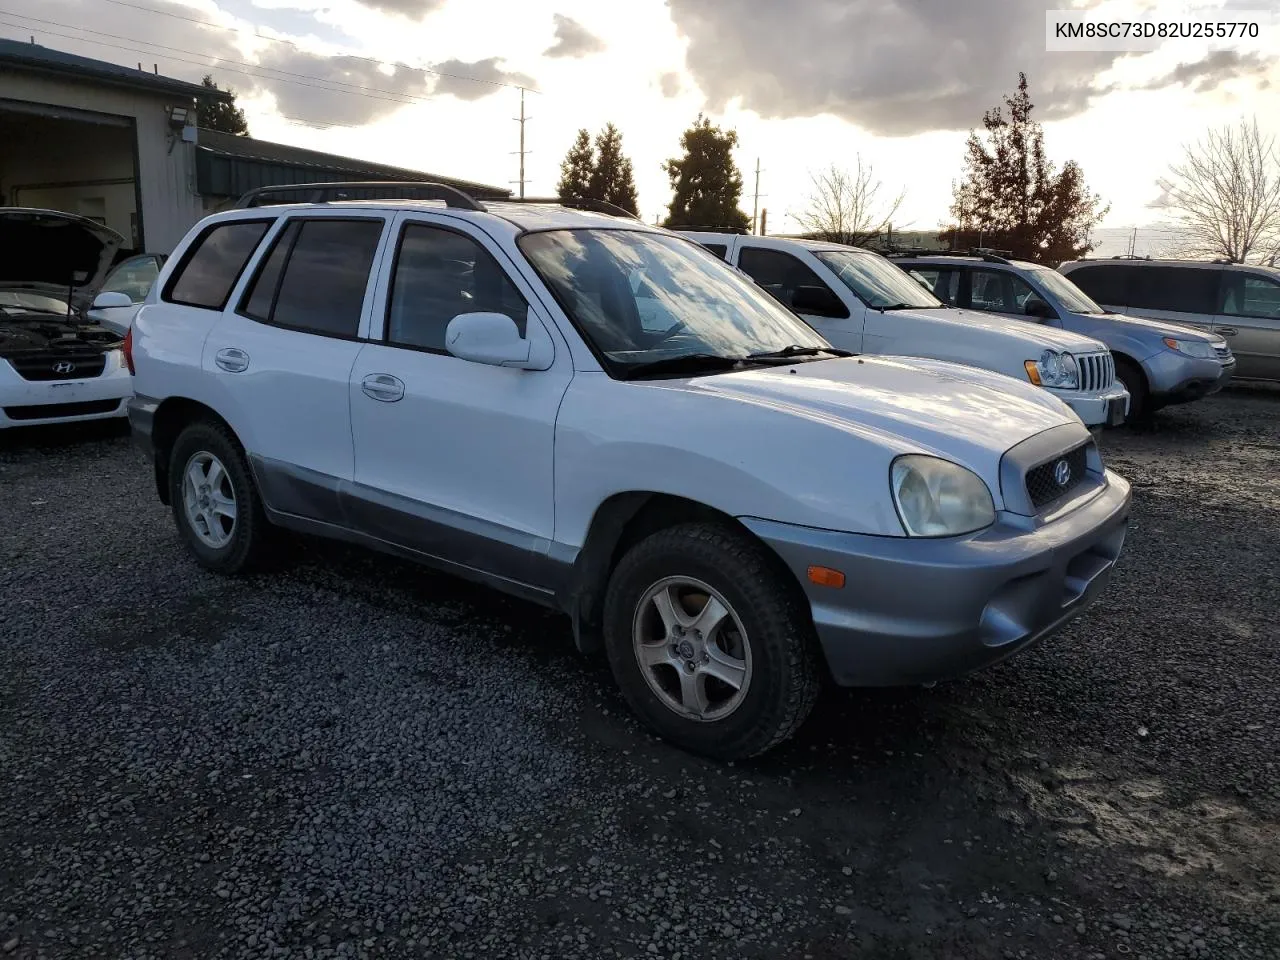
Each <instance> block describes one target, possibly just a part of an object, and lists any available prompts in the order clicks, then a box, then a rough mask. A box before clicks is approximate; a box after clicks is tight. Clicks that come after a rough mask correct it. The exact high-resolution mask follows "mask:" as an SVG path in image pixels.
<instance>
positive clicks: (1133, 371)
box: [1115, 357, 1152, 423]
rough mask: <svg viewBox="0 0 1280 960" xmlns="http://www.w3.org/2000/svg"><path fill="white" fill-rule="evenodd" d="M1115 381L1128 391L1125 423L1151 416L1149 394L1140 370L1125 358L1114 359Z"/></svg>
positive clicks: (1145, 379) (1143, 375)
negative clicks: (1127, 410)
mask: <svg viewBox="0 0 1280 960" xmlns="http://www.w3.org/2000/svg"><path fill="white" fill-rule="evenodd" d="M1115 360H1116V379H1117V380H1119V381H1120V382H1121V383H1122V384H1124V388H1125V389H1126V390H1128V391H1129V413H1128V415H1127V416H1126V417H1125V419H1124V422H1125V423H1133V422H1134V421H1135V420H1145V419H1147V418H1148V417H1150V416H1151V413H1152V410H1151V392H1150V391H1149V390H1148V389H1147V378H1146V375H1145V374H1144V373H1143V372H1142V368H1141V367H1139V366H1138V365H1137V364H1136V363H1134V362H1133V361H1132V360H1130V359H1129V358H1127V357H1116V358H1115Z"/></svg>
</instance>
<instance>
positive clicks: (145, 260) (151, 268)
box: [99, 257, 160, 303]
mask: <svg viewBox="0 0 1280 960" xmlns="http://www.w3.org/2000/svg"><path fill="white" fill-rule="evenodd" d="M159 275H160V261H159V260H158V259H157V258H156V257H132V258H130V259H128V260H126V261H124V263H122V264H120V265H119V266H117V267H116V268H115V269H114V270H112V271H111V273H109V274H108V275H107V280H106V282H105V283H104V284H103V285H102V290H101V291H99V292H101V293H123V294H126V295H128V297H129V299H130V300H132V301H133V302H134V303H141V302H142V301H143V300H145V299H147V294H148V293H150V292H151V287H152V286H153V285H154V284H155V282H156V277H158V276H159Z"/></svg>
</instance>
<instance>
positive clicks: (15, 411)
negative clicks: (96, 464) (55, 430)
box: [4, 400, 120, 420]
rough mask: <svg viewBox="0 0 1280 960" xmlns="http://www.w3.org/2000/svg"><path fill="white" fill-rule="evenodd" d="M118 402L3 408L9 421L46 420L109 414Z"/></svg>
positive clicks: (100, 401) (95, 401)
mask: <svg viewBox="0 0 1280 960" xmlns="http://www.w3.org/2000/svg"><path fill="white" fill-rule="evenodd" d="M119 406H120V401H119V400H85V401H83V402H81V403H37V404H32V405H30V406H25V407H5V408H4V415H5V416H6V417H8V418H9V419H10V420H47V419H50V418H52V417H87V416H89V415H90V414H94V413H111V412H112V411H113V410H115V409H117V408H118V407H119Z"/></svg>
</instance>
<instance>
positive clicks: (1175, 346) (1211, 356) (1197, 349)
mask: <svg viewBox="0 0 1280 960" xmlns="http://www.w3.org/2000/svg"><path fill="white" fill-rule="evenodd" d="M1223 342H1224V343H1225V342H1226V341H1223ZM1164 345H1165V346H1166V347H1168V348H1169V349H1170V350H1177V351H1178V352H1179V353H1185V354H1186V355H1187V356H1188V357H1195V358H1196V359H1197V360H1216V359H1217V358H1218V355H1217V354H1216V353H1215V352H1214V349H1213V344H1212V343H1208V342H1206V341H1204V340H1175V339H1174V338H1173V337H1165V338H1164Z"/></svg>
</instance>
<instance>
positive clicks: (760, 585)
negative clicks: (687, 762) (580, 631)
mask: <svg viewBox="0 0 1280 960" xmlns="http://www.w3.org/2000/svg"><path fill="white" fill-rule="evenodd" d="M786 578H787V573H786V571H785V570H784V569H782V567H781V564H780V563H779V562H778V561H777V559H776V558H774V557H773V556H772V555H771V554H769V553H768V552H767V551H766V549H765V548H764V547H762V546H761V545H760V544H758V543H756V542H754V541H753V540H751V539H750V538H749V537H747V536H745V535H743V534H741V533H738V532H736V531H734V530H732V529H731V528H729V527H727V526H720V525H717V524H710V523H696V524H682V525H680V526H675V527H670V528H668V529H666V530H661V531H659V532H657V533H654V534H652V535H651V536H649V537H647V538H646V539H644V540H642V541H641V542H640V543H638V544H636V545H635V546H634V547H632V548H631V549H630V550H629V551H628V552H627V554H626V555H625V556H624V557H623V558H622V560H621V561H620V562H619V564H618V566H617V568H616V569H615V570H614V571H613V575H612V577H611V578H610V580H609V587H608V590H607V591H606V594H605V609H604V622H605V651H606V653H607V655H608V658H609V666H610V668H611V669H612V671H613V676H614V679H615V680H617V683H618V686H619V687H620V688H621V689H622V693H623V696H625V697H626V699H627V702H628V703H629V704H630V706H631V709H632V710H634V711H635V712H636V714H637V715H639V716H640V718H641V719H642V720H644V721H645V723H646V724H648V725H649V727H651V728H652V729H653V730H654V731H655V732H656V733H657V734H658V735H659V736H661V737H663V738H664V739H666V740H668V741H670V742H671V743H674V744H676V745H678V746H680V747H683V748H684V749H686V750H689V751H692V752H694V753H700V754H704V755H706V756H709V757H714V758H716V759H721V760H737V759H742V758H745V757H752V756H755V755H757V754H760V753H764V752H765V751H766V750H769V749H770V748H771V747H773V746H775V745H777V744H779V743H781V742H782V741H784V740H786V739H787V738H788V737H790V736H791V735H792V734H793V733H795V732H796V730H798V729H799V728H800V725H801V724H802V723H803V722H804V720H805V718H806V717H808V715H809V711H810V710H812V709H813V704H814V701H815V700H816V699H817V695H818V689H819V686H820V681H819V666H818V655H817V652H816V651H817V641H816V637H815V635H814V630H813V624H812V621H811V619H810V615H809V611H808V609H807V608H806V606H805V604H804V602H803V597H802V596H801V595H800V594H799V591H798V590H797V589H796V588H795V586H794V585H793V584H791V583H789V582H788V581H787V579H786ZM659 595H663V596H665V597H667V598H668V600H670V601H672V602H673V604H679V605H680V606H682V607H683V609H682V610H679V611H677V612H672V611H671V610H670V608H668V612H667V613H664V612H662V605H661V603H660V601H659V600H658V599H657V598H658V597H659ZM713 600H714V601H715V602H716V603H719V604H720V605H721V606H722V607H723V608H724V613H723V615H719V608H717V607H713V606H712V602H713ZM704 604H705V605H704ZM700 614H701V615H702V617H701V619H699V615H700ZM717 618H718V619H717ZM673 623H674V625H673ZM699 623H701V624H702V626H708V625H710V629H708V630H707V631H706V632H705V635H704V634H703V633H701V632H700V631H699V628H698V627H697V624H699ZM677 634H678V636H677ZM637 638H639V639H637ZM686 643H687V646H686ZM642 655H643V656H644V657H645V658H646V665H642V663H641V656H642ZM721 677H730V678H733V679H737V680H740V681H741V686H740V687H737V688H735V687H734V686H733V685H732V684H731V683H726V682H725V681H724V680H722V679H721ZM686 698H687V700H688V702H687V703H686V702H685V701H686ZM700 708H701V709H702V710H703V712H702V715H701V717H697V718H696V717H694V716H693V715H692V712H693V711H695V710H698V709H700Z"/></svg>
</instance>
